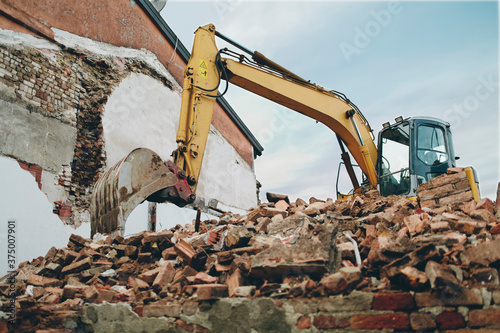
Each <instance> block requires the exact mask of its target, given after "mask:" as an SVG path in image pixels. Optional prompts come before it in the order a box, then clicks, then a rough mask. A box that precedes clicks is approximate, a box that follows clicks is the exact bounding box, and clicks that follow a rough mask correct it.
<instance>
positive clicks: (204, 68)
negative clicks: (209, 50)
mask: <svg viewBox="0 0 500 333" xmlns="http://www.w3.org/2000/svg"><path fill="white" fill-rule="evenodd" d="M207 69H208V67H207V62H206V61H205V60H202V59H200V64H199V66H198V73H199V75H200V76H201V77H203V78H205V79H206V78H207Z"/></svg>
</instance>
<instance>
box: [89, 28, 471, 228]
mask: <svg viewBox="0 0 500 333" xmlns="http://www.w3.org/2000/svg"><path fill="white" fill-rule="evenodd" d="M216 37H219V38H221V39H222V40H224V41H226V42H228V43H229V44H231V45H233V46H234V47H236V48H238V49H240V50H241V51H243V52H244V53H245V54H239V53H236V52H234V51H231V50H228V49H227V48H224V49H220V50H219V49H218V48H217V45H216V42H215V38H216ZM224 80H225V81H227V82H226V87H225V89H224V92H223V93H222V94H224V93H225V91H226V90H227V86H228V85H229V83H232V84H235V85H237V86H239V87H241V88H243V89H246V90H248V91H251V92H253V93H255V94H257V95H259V96H262V97H265V98H267V99H269V100H271V101H274V102H276V103H278V104H280V105H283V106H285V107H287V108H289V109H292V110H295V111H297V112H299V113H301V114H303V115H306V116H308V117H311V118H313V119H315V120H317V121H319V122H321V123H323V124H325V125H326V126H327V127H329V128H330V129H331V130H332V131H334V132H335V133H336V135H337V139H338V142H339V144H340V148H341V151H342V155H341V157H342V161H343V164H344V165H345V168H346V170H347V173H348V175H349V178H350V180H351V182H352V185H353V191H352V193H351V194H350V195H357V194H360V193H363V192H365V191H367V190H370V189H375V188H378V190H379V192H380V194H381V195H383V196H388V195H392V194H396V195H405V196H408V197H413V196H416V189H417V186H418V185H419V184H422V183H424V182H426V181H428V180H430V179H431V178H433V177H436V176H438V175H440V174H443V173H446V171H447V169H448V168H450V167H455V160H457V159H458V157H456V156H455V154H454V151H453V143H452V135H451V130H450V125H449V124H448V123H447V122H444V121H442V120H439V119H436V118H431V117H412V118H406V119H403V117H398V118H396V119H395V123H393V124H390V123H388V122H387V123H385V124H384V125H383V129H382V130H381V131H380V132H379V136H378V145H376V144H375V137H374V135H373V130H372V129H371V127H370V125H369V124H368V122H367V120H366V119H365V117H364V116H363V115H362V113H361V112H360V110H359V109H358V108H357V107H356V106H355V105H354V104H353V103H352V102H351V101H350V100H349V99H348V98H347V97H346V96H345V95H343V94H342V93H339V92H337V91H333V90H326V89H324V88H323V87H320V86H318V85H316V84H313V83H310V82H309V81H307V80H304V79H302V78H301V77H299V76H297V75H295V74H294V73H292V72H290V71H288V70H286V69H285V68H283V67H281V66H280V65H278V64H276V63H274V62H273V61H271V60H269V59H267V58H266V57H265V56H264V55H262V54H261V53H259V52H252V51H250V50H249V49H247V48H245V47H243V46H242V45H240V44H238V43H236V42H234V41H233V40H231V39H230V38H228V37H226V36H225V35H223V34H221V33H220V32H218V31H217V30H216V29H215V26H214V25H212V24H209V25H206V26H203V27H200V28H198V30H197V31H196V32H195V39H194V44H193V50H192V53H191V58H190V60H189V63H188V64H187V67H186V68H185V71H184V82H183V92H182V105H181V112H180V121H179V128H178V133H177V137H176V141H177V149H176V150H175V151H174V152H173V153H172V156H173V161H166V162H165V161H163V160H162V159H161V158H160V156H158V155H157V154H156V153H154V152H153V151H151V150H149V149H145V148H138V149H136V150H134V151H132V152H131V153H130V154H129V155H127V156H126V157H125V158H124V159H123V160H121V161H120V162H119V163H117V164H116V165H115V166H113V167H112V168H110V169H109V170H108V171H107V172H106V173H105V174H104V175H103V176H102V177H101V178H100V179H99V180H98V181H97V182H96V184H95V187H94V190H93V193H92V197H91V219H92V221H91V224H92V227H91V229H92V231H91V233H92V235H94V234H95V233H96V232H100V233H112V232H117V231H118V232H121V233H123V230H124V228H125V221H126V219H127V217H128V215H129V214H130V213H131V212H132V210H133V209H134V208H135V207H136V206H137V205H139V204H140V203H141V202H143V201H144V200H148V201H152V202H172V203H174V204H176V205H178V206H181V207H182V206H184V205H186V204H189V203H192V202H193V201H194V200H195V198H196V196H195V193H196V186H197V183H198V177H199V174H200V168H201V165H202V160H203V154H204V151H205V145H206V143H207V137H208V132H209V129H210V123H211V120H212V113H213V110H214V103H215V101H216V98H217V97H219V96H221V95H220V92H219V90H220V89H219V88H220V87H221V83H222V81H224ZM377 146H378V148H377ZM346 148H347V150H348V151H349V153H350V155H352V157H353V158H354V160H355V161H356V163H357V166H359V168H360V169H361V171H362V173H363V176H362V180H361V182H360V181H359V180H358V179H357V177H356V173H355V171H354V168H353V164H352V163H351V160H350V155H349V153H348V152H347V150H346ZM467 174H468V177H469V182H470V184H471V188H472V189H473V195H474V198H475V199H476V200H478V199H479V192H478V188H477V176H476V175H475V172H473V169H472V168H470V167H469V170H468V172H467ZM337 195H338V197H339V198H342V197H344V196H343V195H341V194H340V193H338V191H337Z"/></svg>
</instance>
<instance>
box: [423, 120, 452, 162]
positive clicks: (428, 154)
mask: <svg viewBox="0 0 500 333" xmlns="http://www.w3.org/2000/svg"><path fill="white" fill-rule="evenodd" d="M444 137H445V135H444V131H443V129H442V128H440V127H435V126H429V125H419V126H418V128H417V158H418V159H419V160H420V161H422V162H423V163H424V164H425V165H433V166H436V165H439V164H441V163H444V162H446V161H447V160H448V154H447V153H446V142H445V139H444Z"/></svg>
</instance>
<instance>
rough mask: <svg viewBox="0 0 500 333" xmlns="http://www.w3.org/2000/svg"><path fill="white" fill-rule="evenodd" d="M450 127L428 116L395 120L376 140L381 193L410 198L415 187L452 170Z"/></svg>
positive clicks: (453, 158) (452, 156)
mask: <svg viewBox="0 0 500 333" xmlns="http://www.w3.org/2000/svg"><path fill="white" fill-rule="evenodd" d="M456 159H457V158H456V157H455V154H454V151H453V142H452V138H451V130H450V124H448V123H447V122H444V121H442V120H439V119H436V118H431V117H413V118H407V119H403V118H402V117H398V118H396V123H394V124H392V125H391V124H389V123H385V124H384V125H383V129H382V130H381V131H380V132H379V137H378V158H377V175H378V176H377V178H378V185H379V191H380V194H381V195H383V196H388V195H391V194H396V195H405V196H408V197H413V196H416V195H417V186H418V185H420V184H422V183H424V182H426V181H428V180H430V179H431V178H434V177H436V176H439V175H441V174H443V173H446V171H447V169H448V168H451V167H455V160H456Z"/></svg>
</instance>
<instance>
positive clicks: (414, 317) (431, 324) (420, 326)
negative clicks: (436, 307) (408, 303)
mask: <svg viewBox="0 0 500 333" xmlns="http://www.w3.org/2000/svg"><path fill="white" fill-rule="evenodd" d="M410 324H411V328H412V329H414V330H415V331H419V332H421V331H428V330H433V329H435V328H436V322H435V321H434V319H432V316H431V315H430V314H429V313H426V312H414V313H412V314H411V315H410Z"/></svg>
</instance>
